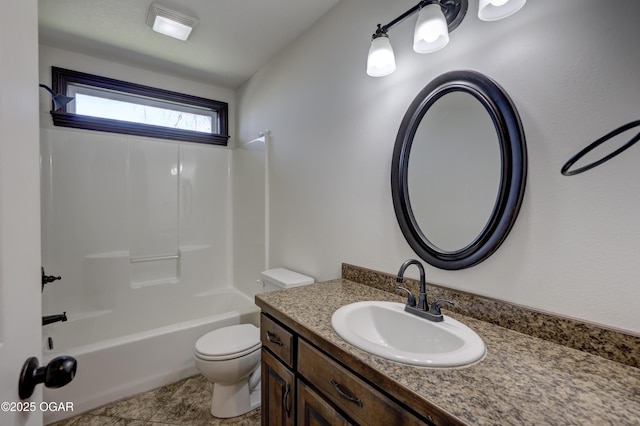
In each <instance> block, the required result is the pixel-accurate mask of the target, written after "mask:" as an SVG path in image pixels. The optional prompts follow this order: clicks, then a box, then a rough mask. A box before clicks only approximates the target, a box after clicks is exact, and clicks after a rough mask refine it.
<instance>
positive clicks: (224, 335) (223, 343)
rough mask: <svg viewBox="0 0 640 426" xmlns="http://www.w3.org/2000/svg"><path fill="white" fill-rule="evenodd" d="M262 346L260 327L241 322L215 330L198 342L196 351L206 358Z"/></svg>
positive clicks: (238, 352) (239, 353)
mask: <svg viewBox="0 0 640 426" xmlns="http://www.w3.org/2000/svg"><path fill="white" fill-rule="evenodd" d="M259 347H260V329H259V328H258V327H256V326H255V325H253V324H239V325H232V326H229V327H223V328H219V329H217V330H213V331H211V332H209V333H207V334H205V335H204V336H202V337H200V338H199V339H198V341H197V342H196V353H197V354H198V355H201V356H203V357H206V358H211V357H228V356H230V355H241V354H242V353H247V352H252V351H253V350H255V349H257V348H259Z"/></svg>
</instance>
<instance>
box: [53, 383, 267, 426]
mask: <svg viewBox="0 0 640 426" xmlns="http://www.w3.org/2000/svg"><path fill="white" fill-rule="evenodd" d="M212 386H213V385H212V384H211V383H210V382H208V381H207V380H206V379H205V378H204V377H203V376H201V375H197V376H193V377H190V378H188V379H185V380H182V381H180V382H177V383H173V384H171V385H168V386H165V387H162V388H158V389H154V390H152V391H149V392H145V393H142V394H139V395H135V396H133V397H130V398H126V399H122V400H120V401H116V402H114V403H112V404H109V405H106V406H104V407H101V408H98V409H96V410H93V411H91V412H89V413H85V414H81V415H79V416H76V417H72V418H70V419H66V420H63V421H60V422H57V423H53V424H52V425H51V426H174V425H180V426H185V425H189V426H214V425H215V426H217V425H221V426H222V425H229V426H231V425H233V426H258V425H259V424H260V409H257V410H254V411H251V412H249V413H247V414H245V415H244V416H241V417H236V418H233V419H218V418H215V417H213V416H212V415H211V412H210V411H209V410H210V406H211V388H212Z"/></svg>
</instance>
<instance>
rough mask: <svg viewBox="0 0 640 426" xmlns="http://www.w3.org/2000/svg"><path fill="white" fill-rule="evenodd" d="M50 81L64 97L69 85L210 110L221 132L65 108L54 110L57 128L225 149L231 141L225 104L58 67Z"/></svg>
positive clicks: (52, 71) (55, 90) (54, 69)
mask: <svg viewBox="0 0 640 426" xmlns="http://www.w3.org/2000/svg"><path fill="white" fill-rule="evenodd" d="M51 80H52V82H51V86H52V89H53V91H54V92H55V93H62V94H63V95H68V92H67V88H68V85H69V84H78V85H85V86H90V87H96V88H99V89H100V88H101V89H107V90H114V91H117V92H123V93H129V94H131V95H134V96H144V97H149V98H153V99H159V100H162V101H168V102H174V103H179V104H184V105H191V106H196V107H200V108H205V109H209V110H211V111H213V112H215V113H216V115H217V119H218V120H217V129H219V132H218V133H215V134H211V133H200V132H193V131H189V130H182V129H172V128H167V127H162V126H154V125H150V124H140V123H131V122H127V121H122V120H113V119H108V118H98V117H90V116H84V115H78V114H74V113H71V112H68V111H67V107H66V106H64V107H62V108H60V109H58V110H56V111H54V110H52V111H51V116H52V117H53V124H54V125H55V126H62V127H72V128H76V129H85V130H97V131H101V132H109V133H122V134H127V135H136V136H146V137H152V138H161V139H170V140H178V141H185V142H196V143H206V144H212V145H222V146H226V145H227V142H228V140H229V105H228V104H227V103H226V102H220V101H214V100H211V99H205V98H201V97H198V96H192V95H185V94H183V93H178V92H172V91H169V90H164V89H158V88H154V87H150V86H144V85H141V84H135V83H129V82H126V81H122V80H116V79H113V78H107V77H100V76H97V75H94V74H88V73H83V72H79V71H72V70H68V69H64V68H58V67H51Z"/></svg>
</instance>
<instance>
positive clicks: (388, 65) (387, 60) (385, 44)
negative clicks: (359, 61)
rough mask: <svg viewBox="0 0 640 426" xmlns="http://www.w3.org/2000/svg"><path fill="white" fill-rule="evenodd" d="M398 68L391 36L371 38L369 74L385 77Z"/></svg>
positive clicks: (368, 61) (368, 59) (368, 62)
mask: <svg viewBox="0 0 640 426" xmlns="http://www.w3.org/2000/svg"><path fill="white" fill-rule="evenodd" d="M395 70H396V58H395V56H394V55H393V48H392V47H391V42H389V37H387V36H379V37H376V38H374V39H373V40H371V47H370V48H369V56H368V58H367V74H368V75H370V76H371V77H384V76H385V75H389V74H391V73H392V72H394V71H395Z"/></svg>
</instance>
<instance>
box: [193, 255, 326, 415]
mask: <svg viewBox="0 0 640 426" xmlns="http://www.w3.org/2000/svg"><path fill="white" fill-rule="evenodd" d="M261 276H262V280H261V282H262V285H263V291H273V290H279V289H282V288H291V287H298V286H301V285H306V284H312V283H313V282H314V280H313V278H311V277H308V276H306V275H302V274H299V273H297V272H294V271H291V270H288V269H284V268H276V269H269V270H268V271H264V272H262V274H261ZM260 348H261V344H260V329H259V328H258V327H256V326H255V325H253V324H238V325H232V326H228V327H222V328H219V329H217V330H213V331H211V332H209V333H207V334H205V335H204V336H202V337H200V338H199V339H198V340H197V341H196V345H195V351H194V359H195V363H196V368H197V369H198V371H200V373H201V374H202V375H203V376H204V377H205V378H207V380H209V381H211V382H212V383H213V396H212V398H211V414H212V415H214V416H215V417H220V418H229V417H236V416H241V415H243V414H245V413H247V412H249V411H251V410H253V409H256V408H258V407H259V406H260Z"/></svg>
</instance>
